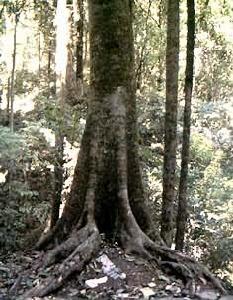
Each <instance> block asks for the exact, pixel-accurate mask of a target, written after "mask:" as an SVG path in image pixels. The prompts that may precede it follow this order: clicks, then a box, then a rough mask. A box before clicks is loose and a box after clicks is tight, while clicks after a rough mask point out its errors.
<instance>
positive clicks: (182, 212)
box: [176, 0, 195, 251]
mask: <svg viewBox="0 0 233 300" xmlns="http://www.w3.org/2000/svg"><path fill="white" fill-rule="evenodd" d="M187 12H188V18H187V26H188V33H187V50H186V51H187V52H186V71H185V87H184V93H185V107H184V120H183V144H182V154H181V172H180V184H179V195H178V214H177V221H176V222H177V231H176V249H177V250H180V251H182V250H183V248H184V236H185V229H186V222H187V215H188V199H187V198H188V195H187V188H188V169H189V151H190V128H191V107H192V91H193V73H194V47H195V4H194V0H187Z"/></svg>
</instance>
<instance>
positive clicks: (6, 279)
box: [0, 244, 233, 300]
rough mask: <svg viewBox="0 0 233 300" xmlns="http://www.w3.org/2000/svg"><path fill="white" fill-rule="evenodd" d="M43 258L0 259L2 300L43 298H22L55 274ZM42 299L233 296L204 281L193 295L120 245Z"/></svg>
mask: <svg viewBox="0 0 233 300" xmlns="http://www.w3.org/2000/svg"><path fill="white" fill-rule="evenodd" d="M43 256H44V253H43V252H37V251H30V252H17V253H14V254H9V255H4V256H0V300H8V299H9V300H10V299H12V300H24V299H25V300H26V299H28V300H29V299H38V300H39V299H41V298H27V297H25V296H23V295H24V294H25V291H27V290H30V288H31V287H33V286H35V285H37V284H40V283H41V281H43V280H44V279H45V278H46V277H48V275H49V274H51V273H54V272H56V266H52V267H48V268H47V269H44V268H42V267H41V266H42V261H43ZM43 299H51V300H65V299H66V300H69V299H70V300H78V299H106V300H107V299H125V300H128V299H150V300H153V299H161V300H172V299H177V300H179V299H186V300H189V299H199V300H217V299H221V300H233V295H232V296H230V295H228V296H222V297H221V295H220V294H219V293H218V291H216V290H214V289H212V288H211V287H210V286H207V285H205V283H204V282H200V284H199V285H197V286H195V287H194V289H193V292H192V293H191V294H190V290H186V289H185V287H184V285H183V283H182V281H181V280H179V279H177V278H175V277H172V276H168V275H165V274H164V273H162V271H160V270H159V269H157V268H156V266H154V265H152V264H150V263H148V262H147V261H145V260H142V259H139V258H137V257H134V256H131V255H126V254H124V252H123V251H122V250H121V249H120V248H119V247H118V246H117V245H115V246H111V247H110V246H109V245H107V244H105V245H103V247H102V250H101V251H100V252H99V253H98V255H97V256H96V258H95V259H93V260H92V261H91V262H90V263H89V264H88V265H87V266H86V267H85V269H84V270H83V271H82V272H81V273H80V274H76V275H74V276H73V277H72V278H71V279H70V281H69V282H68V283H67V284H66V285H65V286H64V287H63V288H62V289H61V290H59V291H58V292H57V293H56V294H53V295H52V296H48V297H44V298H43Z"/></svg>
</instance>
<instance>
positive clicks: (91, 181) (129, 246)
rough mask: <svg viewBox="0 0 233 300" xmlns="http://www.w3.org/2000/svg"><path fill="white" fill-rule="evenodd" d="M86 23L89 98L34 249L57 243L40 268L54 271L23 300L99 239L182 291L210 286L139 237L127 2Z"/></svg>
mask: <svg viewBox="0 0 233 300" xmlns="http://www.w3.org/2000/svg"><path fill="white" fill-rule="evenodd" d="M89 18H90V58H91V86H92V96H91V99H90V103H89V110H88V116H87V123H86V128H85V132H84V136H83V139H82V143H81V149H80V153H79V158H78V161H77V165H76V168H75V173H74V179H73V184H72V188H71V195H70V198H69V199H68V200H67V202H66V205H65V208H64V211H63V214H62V217H61V218H60V219H59V221H58V222H57V224H56V226H55V227H54V228H53V229H52V230H51V231H50V232H49V233H48V234H47V235H46V236H45V237H44V238H42V239H41V241H40V242H39V243H38V247H39V248H41V247H44V246H46V245H47V246H48V244H50V243H52V244H54V242H56V241H57V242H58V245H57V246H55V247H53V249H52V250H51V251H50V252H48V254H47V255H46V257H45V261H44V264H45V266H48V265H50V264H54V263H59V262H60V264H59V265H58V266H57V268H56V269H55V271H54V273H53V274H51V276H49V277H48V278H47V279H45V281H44V282H43V283H42V284H40V285H38V286H37V287H35V288H34V289H32V290H31V291H30V292H29V293H28V295H27V296H30V297H32V296H44V295H46V294H48V293H50V292H52V291H54V290H55V289H57V288H59V287H60V286H61V285H62V284H64V282H65V280H66V279H67V278H68V277H69V276H70V275H71V274H72V273H74V272H80V271H81V270H82V268H83V266H84V265H85V264H86V263H87V262H88V261H89V260H90V259H91V258H92V257H93V255H95V253H96V252H97V251H98V249H99V247H100V234H99V233H104V234H105V235H106V236H107V237H109V238H117V240H118V241H119V243H120V244H121V246H122V248H124V249H125V251H127V252H131V253H135V254H138V255H141V256H143V257H145V258H148V259H150V260H152V261H155V262H157V263H158V265H159V266H160V267H161V268H163V269H167V268H169V269H170V270H172V271H173V272H174V273H178V272H179V273H180V276H183V277H184V278H185V280H186V282H187V283H188V282H189V281H190V280H193V279H194V278H196V277H198V276H199V275H200V276H204V277H206V278H209V277H210V280H212V281H213V280H215V279H214V278H213V276H212V275H211V274H209V273H208V271H207V270H204V268H203V267H201V266H200V265H197V264H196V263H195V261H194V260H192V259H191V258H189V257H186V256H184V255H182V254H180V253H177V252H175V251H172V250H170V249H169V248H167V247H164V246H161V245H160V244H159V243H154V242H153V241H152V240H151V239H150V238H149V237H148V236H147V235H146V234H145V232H144V231H146V230H147V229H148V228H149V224H150V219H149V216H148V213H147V211H146V205H145V202H144V195H143V189H142V181H141V175H140V168H139V159H138V152H137V130H136V105H135V86H134V83H135V79H134V72H133V69H134V68H133V67H134V60H133V57H134V55H133V35H132V20H131V1H129V0H112V1H109V0H89ZM142 229H143V230H144V231H143V230H142ZM215 285H218V287H219V288H221V285H220V284H219V283H218V282H217V281H216V282H215Z"/></svg>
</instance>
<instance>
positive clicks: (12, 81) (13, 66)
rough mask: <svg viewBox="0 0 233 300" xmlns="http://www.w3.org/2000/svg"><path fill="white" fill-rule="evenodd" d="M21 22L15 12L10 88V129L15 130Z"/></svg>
mask: <svg viewBox="0 0 233 300" xmlns="http://www.w3.org/2000/svg"><path fill="white" fill-rule="evenodd" d="M18 22H19V14H18V13H16V14H15V26H14V42H13V54H12V58H13V62H12V72H11V90H10V100H11V103H10V107H11V109H10V130H11V131H12V132H13V131H14V98H15V90H14V84H15V64H16V47H17V45H16V42H17V25H18Z"/></svg>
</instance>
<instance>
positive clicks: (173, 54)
mask: <svg viewBox="0 0 233 300" xmlns="http://www.w3.org/2000/svg"><path fill="white" fill-rule="evenodd" d="M178 72H179V0H169V1H168V10H167V50H166V114H165V145H164V167H163V202H162V216H161V237H162V238H163V240H164V241H165V243H166V244H167V246H169V247H170V246H171V244H172V240H173V205H174V201H175V196H176V191H175V179H176V178H175V171H176V144H177V141H176V129H177V98H178Z"/></svg>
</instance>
